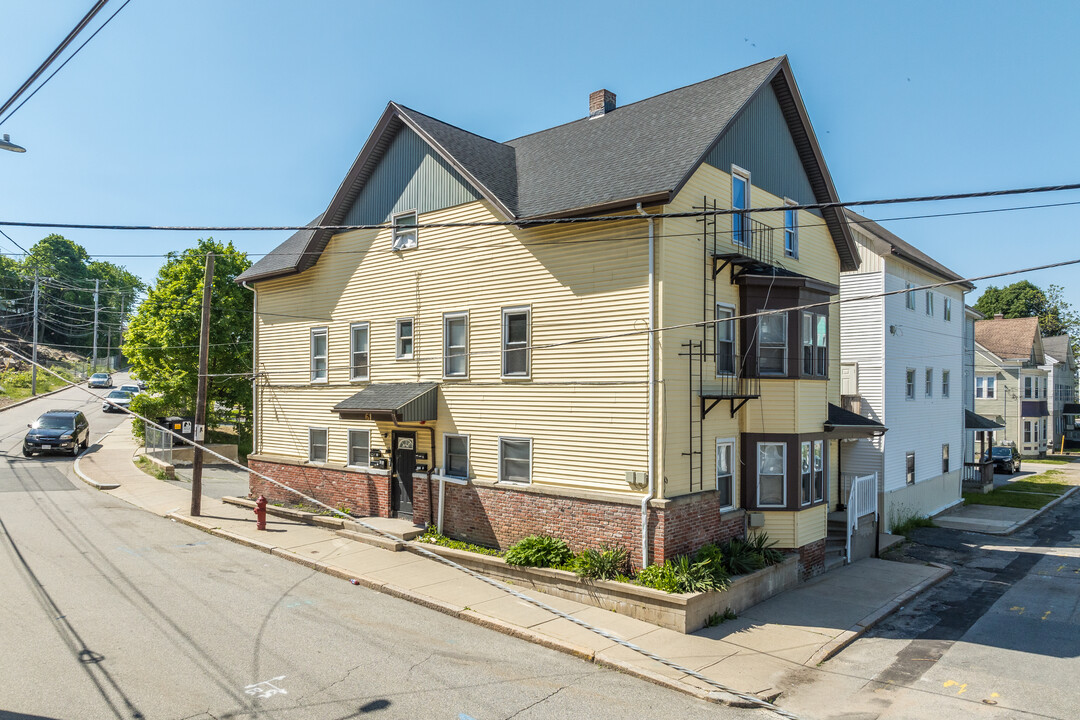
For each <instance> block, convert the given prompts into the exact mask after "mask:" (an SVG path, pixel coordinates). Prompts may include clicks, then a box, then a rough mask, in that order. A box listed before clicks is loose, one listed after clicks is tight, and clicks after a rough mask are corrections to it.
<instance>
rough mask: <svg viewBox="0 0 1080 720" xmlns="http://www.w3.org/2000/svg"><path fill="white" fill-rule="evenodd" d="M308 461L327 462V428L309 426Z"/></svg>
mask: <svg viewBox="0 0 1080 720" xmlns="http://www.w3.org/2000/svg"><path fill="white" fill-rule="evenodd" d="M308 462H311V463H324V462H326V428H308Z"/></svg>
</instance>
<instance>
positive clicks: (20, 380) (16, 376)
mask: <svg viewBox="0 0 1080 720" xmlns="http://www.w3.org/2000/svg"><path fill="white" fill-rule="evenodd" d="M30 382H31V378H30V371H29V370H8V371H7V372H2V373H0V387H7V388H28V387H30Z"/></svg>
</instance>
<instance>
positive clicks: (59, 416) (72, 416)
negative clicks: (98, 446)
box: [22, 410, 90, 457]
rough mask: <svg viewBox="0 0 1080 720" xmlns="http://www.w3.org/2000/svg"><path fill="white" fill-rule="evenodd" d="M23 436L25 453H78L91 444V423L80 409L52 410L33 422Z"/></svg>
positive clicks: (28, 455)
mask: <svg viewBox="0 0 1080 720" xmlns="http://www.w3.org/2000/svg"><path fill="white" fill-rule="evenodd" d="M27 427H28V428H30V429H29V430H28V431H27V433H26V437H24V438H23V448H22V452H23V455H25V456H26V457H30V456H31V455H33V454H34V453H36V452H39V453H44V452H54V451H55V452H63V453H70V454H71V455H78V454H79V451H80V450H85V449H86V446H87V445H89V444H90V423H88V422H87V421H86V416H85V415H83V414H82V413H81V412H79V411H78V410H50V411H49V412H47V413H45V414H43V415H42V416H41V417H39V418H38V419H37V420H35V421H34V422H33V423H32V424H30V425H27Z"/></svg>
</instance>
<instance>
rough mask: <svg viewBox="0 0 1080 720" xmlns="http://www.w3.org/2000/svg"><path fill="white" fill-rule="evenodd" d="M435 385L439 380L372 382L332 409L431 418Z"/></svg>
mask: <svg viewBox="0 0 1080 720" xmlns="http://www.w3.org/2000/svg"><path fill="white" fill-rule="evenodd" d="M438 388H439V383H376V384H373V385H368V386H367V387H366V388H364V389H363V390H361V391H360V392H358V393H356V394H355V395H353V396H351V397H348V398H345V399H344V400H342V401H341V402H339V403H338V404H337V405H335V406H334V408H333V410H334V412H336V413H342V412H344V413H357V412H368V413H391V414H394V415H396V416H400V417H399V418H398V419H399V420H401V421H403V422H416V421H420V420H435V414H436V408H437V406H438V405H437V401H438V395H437V392H438ZM429 393H430V395H429Z"/></svg>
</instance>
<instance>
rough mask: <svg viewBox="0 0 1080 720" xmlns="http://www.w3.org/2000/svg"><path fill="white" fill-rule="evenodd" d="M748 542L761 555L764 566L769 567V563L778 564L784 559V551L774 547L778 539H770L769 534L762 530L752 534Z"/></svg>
mask: <svg viewBox="0 0 1080 720" xmlns="http://www.w3.org/2000/svg"><path fill="white" fill-rule="evenodd" d="M746 540H747V544H748V545H749V546H750V547H751V548H753V550H754V552H756V553H757V554H758V555H761V560H762V562H763V565H762V567H768V566H769V565H776V564H777V563H781V562H783V561H784V553H782V552H781V551H779V550H777V549H776V548H774V547H773V545H775V544H776V541H775V540H773V541H771V542H770V541H769V534H768V533H767V532H765V531H764V530H762V531H761V532H759V533H756V534H754V535H751V536H750V537H748V538H747V539H746Z"/></svg>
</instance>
